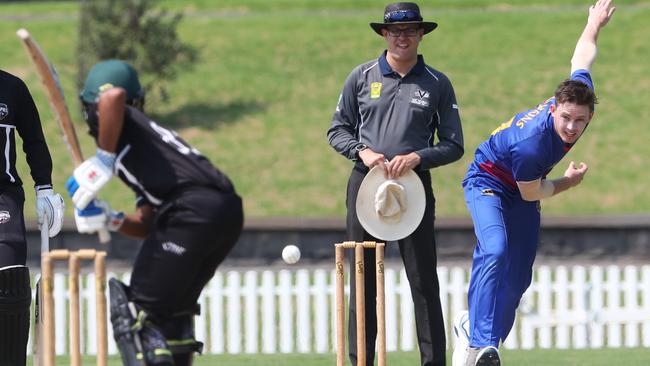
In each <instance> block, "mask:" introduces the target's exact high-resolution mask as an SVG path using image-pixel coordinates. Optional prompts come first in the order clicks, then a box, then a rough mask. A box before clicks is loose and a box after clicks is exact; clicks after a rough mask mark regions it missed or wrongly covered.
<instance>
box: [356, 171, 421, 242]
mask: <svg viewBox="0 0 650 366" xmlns="http://www.w3.org/2000/svg"><path fill="white" fill-rule="evenodd" d="M425 206H426V200H425V196H424V186H423V185H422V181H421V180H420V178H419V177H418V176H417V174H415V172H414V171H413V170H409V171H408V173H406V174H404V175H403V176H401V177H399V178H397V179H386V178H385V177H384V169H383V168H381V167H380V166H375V167H374V168H372V169H370V171H369V172H368V174H367V175H366V177H365V178H364V179H363V182H361V186H360V187H359V192H358V194H357V202H356V208H357V218H358V219H359V222H360V223H361V226H363V228H364V229H365V230H366V231H367V232H368V234H370V235H372V236H374V237H375V238H377V239H381V240H386V241H394V240H400V239H404V238H405V237H407V236H409V235H411V234H412V233H413V231H415V229H417V227H418V226H419V225H420V222H422V217H423V216H424V208H425Z"/></svg>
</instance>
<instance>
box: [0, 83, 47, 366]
mask: <svg viewBox="0 0 650 366" xmlns="http://www.w3.org/2000/svg"><path fill="white" fill-rule="evenodd" d="M16 131H18V134H19V135H20V137H21V139H22V140H23V151H24V152H25V154H26V157H27V164H29V167H30V169H31V175H32V179H33V180H34V182H35V183H36V189H48V188H52V158H51V157H50V152H49V150H48V148H47V144H46V143H45V137H44V136H43V130H42V129H41V120H40V118H39V116H38V110H37V109H36V105H35V104H34V100H33V99H32V96H31V94H30V93H29V90H28V89H27V86H26V85H25V83H23V81H22V80H20V79H19V78H17V77H15V76H13V75H11V74H9V73H7V72H4V71H2V70H0V154H1V156H0V365H3V366H4V365H16V366H24V365H25V362H26V357H25V354H26V349H27V339H28V336H29V308H30V303H31V299H32V291H31V286H30V283H29V282H30V281H29V277H30V276H29V270H28V269H27V267H25V262H26V252H27V244H26V241H25V219H24V217H23V205H24V203H25V192H24V191H23V187H22V181H21V180H20V177H19V176H18V172H17V171H16V141H15V139H16Z"/></svg>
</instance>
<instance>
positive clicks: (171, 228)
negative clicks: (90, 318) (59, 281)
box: [67, 60, 243, 366]
mask: <svg viewBox="0 0 650 366" xmlns="http://www.w3.org/2000/svg"><path fill="white" fill-rule="evenodd" d="M80 98H81V101H82V104H83V109H84V118H85V120H86V122H87V124H88V126H89V128H90V134H91V135H92V136H93V137H94V138H95V140H96V142H97V146H98V148H97V154H96V155H95V156H94V157H92V158H90V159H88V160H86V161H85V162H84V163H83V164H81V165H80V166H79V167H78V168H76V169H75V171H74V175H73V176H72V177H71V178H70V179H69V180H68V184H67V188H68V192H69V193H70V195H71V197H72V200H73V202H74V204H75V206H76V207H77V210H76V211H75V219H76V223H77V229H78V230H79V232H82V233H94V232H97V231H98V230H99V229H101V228H103V227H108V229H109V230H112V231H119V232H121V233H123V234H126V235H130V236H134V237H138V238H142V239H144V242H143V244H142V248H141V249H140V252H139V253H138V256H137V258H136V261H135V264H134V267H133V272H132V275H131V283H130V286H128V287H127V286H126V285H124V284H122V283H121V282H119V281H117V280H116V279H111V280H110V281H109V290H110V298H111V299H110V302H111V322H112V324H113V333H114V336H115V340H116V342H117V344H118V348H119V349H120V353H121V355H122V360H123V363H124V365H126V366H134V365H142V364H143V363H142V362H143V361H144V362H145V363H146V365H176V366H185V365H190V364H191V363H192V357H193V353H194V352H197V351H200V349H201V344H200V343H199V342H197V341H196V340H195V339H194V328H193V325H194V315H196V314H197V313H198V305H197V300H198V297H199V295H200V293H201V291H202V289H203V287H204V286H205V284H206V283H207V282H208V281H209V280H210V278H212V276H213V274H214V271H215V270H216V268H217V266H218V265H219V264H220V263H221V262H222V261H223V260H224V258H225V257H226V255H227V254H228V252H230V250H231V249H232V247H233V246H234V245H235V242H236V241H237V239H238V237H239V234H240V233H241V229H242V225H243V209H242V202H241V199H240V198H239V196H238V195H237V194H236V193H235V189H234V187H233V185H232V183H231V182H230V180H229V179H228V177H226V175H225V174H223V173H222V172H221V171H219V170H218V169H217V168H215V167H214V166H213V165H212V164H211V163H210V162H209V161H208V159H206V158H205V157H203V156H202V155H201V154H200V153H199V152H198V151H197V150H196V149H194V148H193V147H191V146H189V145H188V144H187V143H186V142H185V141H183V140H182V139H181V138H180V137H179V136H178V135H177V134H176V133H174V132H173V131H170V130H167V129H165V128H164V127H162V126H159V125H158V124H156V123H155V122H154V121H152V120H151V119H150V118H149V117H148V116H147V115H145V114H144V113H143V112H142V109H143V106H144V94H143V91H142V89H141V87H140V82H139V80H138V75H137V72H136V71H135V70H134V69H133V68H132V67H131V66H130V65H128V64H127V63H125V62H123V61H118V60H108V61H103V62H100V63H98V64H96V65H95V66H93V68H92V69H91V70H90V72H89V74H88V77H87V79H86V82H85V85H84V89H83V91H82V93H81V95H80ZM113 175H117V176H119V178H120V179H121V180H122V181H123V182H124V183H125V184H126V185H127V186H129V187H130V188H131V189H132V190H133V191H134V192H135V193H136V196H137V198H136V206H137V208H136V212H135V214H132V215H126V216H125V215H124V214H123V213H116V212H114V211H111V210H110V208H109V207H108V205H107V204H106V203H105V202H103V201H99V200H96V199H95V197H96V195H97V193H98V191H99V190H101V189H102V188H103V187H104V186H105V185H106V183H107V182H108V181H109V180H110V179H111V177H112V176H113Z"/></svg>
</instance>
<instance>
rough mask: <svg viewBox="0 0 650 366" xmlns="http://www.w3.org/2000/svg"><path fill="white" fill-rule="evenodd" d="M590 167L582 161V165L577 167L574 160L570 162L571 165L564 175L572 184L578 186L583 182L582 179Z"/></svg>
mask: <svg viewBox="0 0 650 366" xmlns="http://www.w3.org/2000/svg"><path fill="white" fill-rule="evenodd" d="M588 169H589V167H588V166H587V164H585V163H582V162H581V163H580V166H579V167H577V168H576V164H575V163H574V162H573V161H572V162H570V163H569V167H568V168H567V170H566V171H565V172H564V177H565V178H567V179H568V180H569V182H571V186H572V187H574V186H577V185H578V184H580V182H582V179H583V178H584V176H585V174H587V170H588Z"/></svg>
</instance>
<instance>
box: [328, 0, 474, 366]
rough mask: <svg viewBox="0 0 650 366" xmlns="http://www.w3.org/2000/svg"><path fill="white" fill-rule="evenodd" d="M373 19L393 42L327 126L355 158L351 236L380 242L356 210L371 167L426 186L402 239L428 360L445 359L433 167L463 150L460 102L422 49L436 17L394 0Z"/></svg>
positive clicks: (352, 335)
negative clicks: (409, 175)
mask: <svg viewBox="0 0 650 366" xmlns="http://www.w3.org/2000/svg"><path fill="white" fill-rule="evenodd" d="M370 26H371V27H372V29H373V30H374V31H375V32H376V33H377V34H379V35H380V36H382V37H383V38H384V40H385V41H386V46H387V49H386V50H385V51H384V52H383V53H382V54H381V55H380V56H379V58H376V59H373V60H371V61H368V62H365V63H363V64H361V65H359V66H357V67H356V68H355V69H354V70H352V73H351V74H350V75H349V76H348V78H347V80H346V81H345V84H344V86H343V91H342V93H341V96H340V97H339V102H338V105H337V107H336V112H335V113H334V117H333V120H332V126H331V127H330V129H329V130H328V132H327V135H328V138H329V143H330V145H331V146H332V147H333V148H334V149H335V150H336V151H337V152H338V153H340V154H342V155H343V156H345V157H346V158H348V159H350V160H352V161H353V162H354V167H353V169H352V173H351V175H350V179H349V181H348V189H347V221H346V223H347V240H353V241H366V240H371V241H372V240H374V241H378V239H377V238H373V237H372V236H371V235H369V234H368V233H367V232H366V231H365V230H364V229H363V228H362V226H361V224H360V223H359V220H358V217H357V213H356V209H355V203H356V200H357V193H358V190H359V186H360V185H361V182H362V181H363V178H364V176H365V175H366V174H367V172H368V170H369V168H372V167H374V166H376V165H379V166H381V167H383V168H384V170H385V175H386V177H387V178H398V177H401V176H403V175H404V174H405V173H406V172H408V171H409V170H411V169H413V170H414V171H415V172H416V173H417V175H418V176H419V177H420V179H421V180H422V183H423V185H424V187H425V196H426V208H425V213H424V217H423V219H422V222H421V223H420V225H419V226H418V228H417V229H416V230H415V232H414V233H413V234H411V235H410V236H408V237H406V238H404V239H402V240H399V241H398V244H399V249H400V253H401V256H402V260H403V262H404V267H405V269H406V274H407V276H408V279H409V283H410V286H411V293H412V296H413V302H414V304H415V318H416V327H417V336H418V342H419V346H420V356H421V360H422V365H423V366H424V365H427V366H430V365H444V364H445V348H446V346H445V343H446V341H445V327H444V323H443V318H442V309H441V305H440V297H439V284H438V277H437V274H436V248H435V239H434V231H433V229H434V227H433V226H434V217H435V214H434V205H435V199H434V196H433V191H432V189H431V175H430V173H429V169H431V168H435V167H438V166H441V165H445V164H449V163H451V162H453V161H456V160H458V159H460V157H461V156H462V155H463V133H462V129H461V124H460V117H459V113H458V106H457V104H456V97H455V94H454V90H453V88H452V85H451V82H450V81H449V79H448V78H447V77H446V76H445V75H444V74H442V73H441V72H439V71H437V70H435V69H434V68H432V67H430V66H428V65H426V64H425V63H424V58H423V57H422V56H421V55H418V53H417V50H418V46H419V44H420V42H421V41H422V38H423V36H424V35H425V34H427V33H429V32H431V31H432V30H434V29H435V28H436V27H437V24H436V23H434V22H425V21H423V19H422V16H421V15H420V9H419V7H418V6H417V5H416V4H414V3H395V4H390V5H388V6H386V9H385V11H384V21H383V22H382V23H370ZM436 134H437V136H438V142H437V143H435V142H434V136H435V135H436ZM364 260H365V263H366V266H365V289H366V293H365V296H366V305H365V308H366V312H367V314H366V334H367V338H366V342H367V343H366V354H367V355H368V357H367V365H368V366H370V365H373V362H374V353H375V349H374V346H375V338H376V335H377V323H376V314H375V301H376V300H375V298H376V286H375V268H374V266H375V259H374V252H372V251H366V253H365V258H364ZM350 288H351V291H350V292H351V293H350V296H351V298H354V293H355V284H354V281H350ZM349 319H350V322H349V324H350V325H351V326H349V328H348V332H349V345H350V346H349V347H350V360H351V361H352V364H353V365H356V364H357V363H356V362H357V356H356V354H357V350H356V329H355V327H354V324H356V313H355V304H354V302H350V318H349Z"/></svg>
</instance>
